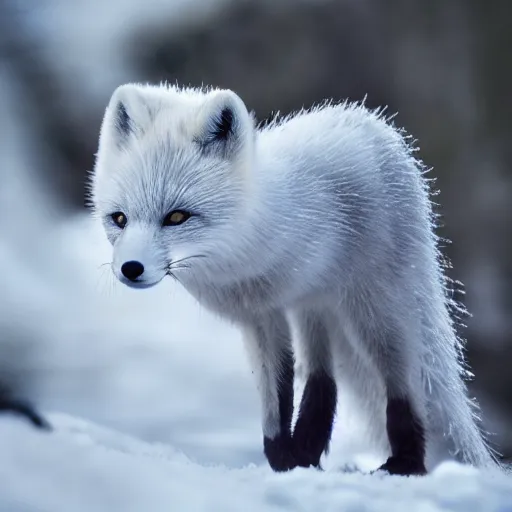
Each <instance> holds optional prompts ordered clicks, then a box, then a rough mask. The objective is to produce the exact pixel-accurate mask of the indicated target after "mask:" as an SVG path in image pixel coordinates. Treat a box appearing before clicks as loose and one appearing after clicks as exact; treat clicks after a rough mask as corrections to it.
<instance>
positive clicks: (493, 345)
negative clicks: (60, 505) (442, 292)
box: [0, 0, 512, 461]
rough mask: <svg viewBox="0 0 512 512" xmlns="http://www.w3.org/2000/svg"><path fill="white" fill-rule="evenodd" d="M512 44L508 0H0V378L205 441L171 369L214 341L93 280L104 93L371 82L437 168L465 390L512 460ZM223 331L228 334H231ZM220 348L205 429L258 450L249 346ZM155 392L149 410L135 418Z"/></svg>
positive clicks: (353, 94) (19, 389)
mask: <svg viewBox="0 0 512 512" xmlns="http://www.w3.org/2000/svg"><path fill="white" fill-rule="evenodd" d="M511 56H512V4H511V3H510V2H507V1H506V0H491V1H487V0H387V1H386V2H384V1H379V0H144V1H142V0H124V1H120V0H109V1H108V2H107V1H99V0H73V1H69V0H38V1H37V2H34V1H33V0H0V134H1V136H0V229H1V238H0V263H1V264H2V275H1V277H0V280H1V283H2V285H1V289H2V292H1V295H0V297H1V298H0V369H1V374H0V385H2V386H4V387H8V388H10V389H11V390H12V392H13V393H16V394H19V395H20V396H25V397H27V398H30V399H32V400H35V401H38V403H40V404H42V407H45V408H50V409H55V410H59V411H62V412H67V413H70V414H71V413H72V414H78V415H81V416H84V417H88V418H93V419H95V420H98V421H100V420H101V421H103V422H105V423H107V424H110V425H113V426H117V427H122V428H124V430H126V431H133V432H136V433H137V434H138V435H141V436H142V437H146V438H148V439H156V440H165V441H168V440H169V432H172V433H173V434H172V435H173V436H174V437H173V442H174V443H175V444H176V445H177V446H179V447H180V448H182V449H187V447H188V449H189V450H191V451H189V453H192V452H193V451H194V448H193V447H194V446H195V447H196V448H195V449H196V450H197V453H199V448H197V447H198V446H199V443H198V442H197V439H198V438H197V436H196V437H193V434H191V432H196V434H197V435H199V434H198V432H199V431H198V430H197V427H196V425H197V424H198V422H199V424H203V425H204V422H208V421H210V422H211V416H210V415H209V414H208V411H204V410H203V412H202V413H198V412H195V411H196V410H197V409H194V406H193V405H191V404H193V398H192V397H191V395H193V394H194V392H197V393H200V392H199V390H197V389H196V390H195V391H194V390H193V389H192V390H191V388H190V385H191V384H190V382H189V380H190V375H187V372H185V371H181V373H180V372H179V371H173V372H171V368H173V370H176V368H177V366H176V365H177V364H178V363H177V362H176V361H181V363H183V361H187V363H186V364H188V365H189V366H188V367H189V368H190V369H191V371H192V372H194V371H196V372H199V371H200V369H199V368H203V369H204V371H205V372H206V371H207V370H206V368H208V364H207V360H206V358H207V357H210V356H211V357H218V352H219V350H221V349H219V350H217V351H215V350H214V349H215V344H213V348H211V347H212V345H211V344H208V343H209V341H210V340H208V339H206V338H207V337H208V336H210V333H209V332H208V328H206V327H205V328H204V329H203V331H198V332H196V333H195V334H194V335H193V336H192V337H191V339H190V341H187V344H188V345H189V352H186V351H184V349H183V351H182V352H180V350H182V348H183V343H182V341H181V340H182V339H183V333H184V332H185V333H186V335H190V333H191V332H192V331H191V330H190V329H189V328H188V327H186V325H183V324H182V325H181V329H182V330H181V331H180V330H179V329H177V324H176V321H177V320H176V319H177V318H178V316H179V315H178V316H176V315H175V316H174V317H172V318H173V319H174V320H167V322H168V323H166V321H165V320H162V317H163V316H165V315H164V309H163V306H158V307H159V309H158V307H156V308H155V310H152V311H151V312H150V311H149V309H150V308H149V307H146V310H144V311H145V312H144V313H140V312H141V311H142V310H143V308H144V304H145V302H144V298H139V296H137V297H135V296H133V295H131V294H129V292H124V291H122V292H119V290H118V291H116V292H115V296H116V297H120V295H119V294H120V293H121V294H124V295H122V298H120V299H118V301H117V302H116V301H112V299H110V302H109V297H111V293H110V292H111V288H112V287H114V284H113V283H112V281H111V278H110V277H109V276H105V275H100V277H98V274H100V271H99V270H98V264H99V263H103V262H105V261H108V258H109V256H108V254H109V253H108V248H107V247H106V246H105V245H104V244H103V240H102V236H101V233H98V232H96V231H94V229H93V228H91V227H90V226H89V224H88V220H87V219H88V215H87V212H86V211H85V208H84V184H85V181H86V178H87V172H88V171H90V170H91V169H92V168H93V163H94V153H95V151H96V149H97V139H98V134H99V128H100V123H101V119H102V115H103V111H104V108H105V106H106V104H107V102H108V100H109V98H110V95H111V94H112V92H113V90H114V89H115V87H116V86H117V85H119V84H121V83H123V82H128V81H138V82H160V81H168V82H170V83H175V82H178V83H180V84H190V85H201V84H211V85H216V86H219V87H227V88H231V89H233V90H235V91H236V92H237V93H239V94H240V96H241V97H242V98H243V99H244V100H245V101H246V103H247V105H248V106H249V108H251V109H253V110H254V111H255V113H256V115H257V118H258V120H260V121H264V120H265V119H266V118H268V117H269V116H271V115H272V113H273V112H274V111H280V112H281V113H288V112H290V111H293V110H297V109H300V108H301V107H303V106H306V107H307V106H310V105H312V104H313V103H315V102H319V101H321V100H323V99H325V98H334V99H336V100H343V99H347V98H348V99H351V100H360V99H362V98H363V97H365V96H366V97H367V105H368V106H370V107H377V106H382V105H387V106H388V112H389V113H394V112H398V115H397V117H396V123H397V124H398V125H400V126H403V127H405V128H406V130H407V131H408V132H409V133H411V134H413V136H414V137H415V138H416V139H418V145H419V148H420V152H419V154H420V157H421V158H422V159H423V160H424V161H425V163H426V164H427V165H428V166H429V167H430V166H431V167H433V171H432V173H431V177H434V176H435V177H437V183H436V187H437V188H439V189H440V190H441V194H440V195H439V196H437V200H438V202H439V203H440V207H439V209H438V210H439V212H440V213H441V214H442V216H443V221H444V227H443V228H442V229H441V235H442V236H443V237H446V238H448V239H450V240H451V241H452V242H453V243H452V244H447V245H446V247H445V253H446V254H447V255H448V256H449V258H450V259H451V261H452V263H453V269H452V270H450V276H451V277H452V278H454V279H457V280H460V281H462V282H463V283H464V285H465V290H466V296H465V297H464V301H465V304H466V306H467V307H468V309H469V310H470V312H471V314H472V317H471V318H467V319H465V323H466V324H467V328H465V329H463V331H461V334H462V335H463V336H464V337H466V338H467V340H468V343H467V356H468V359H469V362H470V364H471V366H472V369H473V371H474V373H475V375H476V378H475V380H474V382H472V383H471V391H472V393H473V394H474V395H476V396H477V397H478V398H479V400H480V402H481V404H482V407H483V410H484V417H485V426H486V428H487V429H488V430H490V431H492V432H494V433H495V434H496V435H495V436H493V437H492V441H493V443H495V444H497V445H498V446H499V448H500V450H501V451H502V453H503V454H504V455H505V457H506V458H508V459H511V458H512V370H511V367H512V314H511V313H512V236H511V235H512V128H511V127H512V124H511V123H510V119H511V118H512V94H511V91H512V65H511V63H512V61H511ZM102 244H103V245H102ZM102 258H103V259H102ZM98 282H100V283H101V285H102V289H101V290H100V291H98V290H97V284H98ZM105 283H106V284H105ZM105 289H106V291H105ZM148 293H149V292H148ZM176 293H178V292H176ZM154 297H156V298H154V300H153V302H152V303H151V304H153V305H155V304H160V296H156V295H154ZM123 301H124V302H123ZM113 302H114V303H115V304H114V306H113V305H112V304H113ZM189 306H190V307H191V308H192V307H193V306H192V305H189ZM180 307H182V309H183V308H185V307H188V306H180ZM135 310H136V311H137V312H138V313H140V315H141V316H140V319H139V320H140V321H139V323H138V324H137V325H136V327H135V323H134V322H136V321H137V319H134V318H133V317H134V311H135ZM155 311H156V312H155ZM180 311H182V310H180ZM186 311H190V310H186ZM186 314H188V313H186ZM186 314H185V316H186ZM194 314H197V315H198V316H197V318H198V319H200V318H203V320H200V321H203V322H204V325H210V324H208V322H209V321H210V320H207V319H206V317H201V313H200V312H198V313H194ZM144 315H145V316H144ZM189 316H190V315H189ZM100 317H101V320H100ZM180 318H184V317H180ZM175 320H176V321H175ZM121 325H122V326H124V327H123V328H121V327H120V326H121ZM148 325H151V326H153V331H152V333H153V334H151V335H150V334H148ZM155 326H156V327H155ZM215 328H216V329H217V331H215V332H216V333H217V335H216V336H217V337H218V339H219V344H221V343H222V342H223V338H225V337H229V336H234V335H233V334H232V333H231V332H230V333H229V335H228V334H226V333H227V331H222V329H223V328H222V327H219V326H218V324H216V327H215ZM123 329H124V330H123ZM155 329H156V331H158V332H157V333H156V331H155ZM173 329H175V330H174V331H173ZM219 329H220V330H219ZM226 329H227V327H226ZM160 331H161V332H160ZM164 332H165V333H167V335H168V336H169V337H170V340H169V341H168V345H169V346H170V347H171V348H168V345H166V344H165V342H164V338H165V336H164ZM219 333H221V334H219ZM150 338H151V339H152V340H153V342H151V343H152V344H151V343H150V341H151V340H150ZM154 340H159V341H154ZM160 341H161V343H160ZM150 346H151V347H152V348H151V349H150V348H149V347H150ZM235 346H236V347H237V348H236V349H235V348H233V347H235ZM113 347H117V348H113ZM164 347H167V348H164ZM207 347H210V348H207ZM208 350H210V352H211V353H210V355H208V354H209V352H208ZM222 350H224V349H222ZM226 350H227V354H228V357H223V358H222V364H220V366H219V368H218V370H216V371H217V373H215V378H216V379H217V381H222V383H225V384H226V385H224V386H223V389H224V390H225V393H226V394H225V395H224V397H222V396H219V393H220V389H219V388H217V392H216V393H214V390H215V385H212V386H210V383H208V386H205V387H207V388H211V390H209V393H211V394H212V395H214V396H215V397H216V398H215V399H214V398H212V396H211V395H210V394H208V401H209V402H208V403H210V405H211V404H212V400H213V402H215V400H217V402H218V403H219V404H220V403H221V400H224V402H222V403H223V404H224V405H223V406H224V409H223V410H226V403H227V402H228V401H231V402H233V403H234V404H236V406H234V405H233V406H230V407H232V408H234V409H235V410H237V411H239V414H240V411H243V414H242V416H243V420H240V419H237V420H235V419H233V418H229V417H228V418H224V419H223V420H219V423H218V425H217V427H218V428H217V427H215V426H212V425H211V424H210V425H209V430H210V431H212V429H213V430H215V428H217V431H216V434H215V435H216V436H217V437H216V438H215V439H216V443H217V444H219V443H220V444H221V445H222V443H221V442H220V440H221V439H224V438H223V437H222V436H224V437H225V438H226V441H225V446H231V447H232V445H233V442H234V439H236V435H237V434H236V432H239V431H237V430H236V428H237V427H236V421H247V424H249V423H250V425H251V426H250V429H251V432H252V433H253V435H254V438H255V444H254V453H259V451H260V448H259V444H258V443H259V430H258V429H259V423H258V422H259V420H258V411H257V410H256V412H254V409H253V408H250V407H249V405H247V404H252V405H253V404H255V403H256V401H255V400H256V398H255V395H254V394H250V393H252V391H251V390H252V387H251V385H252V384H251V385H249V384H247V386H245V387H243V388H241V389H233V388H232V386H230V385H229V383H230V382H232V381H230V379H231V378H234V377H233V376H234V375H235V374H236V375H238V374H239V373H240V374H241V373H243V372H245V371H247V368H239V367H238V363H236V361H238V360H239V359H237V358H241V357H242V356H241V355H240V354H241V353H240V352H239V351H240V350H241V348H238V345H235V344H233V345H231V346H230V347H229V348H228V349H226ZM166 351H168V352H166ZM121 354H122V357H121ZM150 354H151V356H150ZM215 354H217V355H215ZM178 356H179V357H178ZM123 357H124V359H123ZM180 357H181V359H180ZM200 357H203V360H202V362H200V363H197V360H198V359H199V358H200ZM230 357H231V359H230ZM166 358H167V359H166ZM194 360H195V363H194ZM240 360H241V359H240ZM166 361H167V362H168V363H169V364H168V365H167V366H166V365H165V364H164V363H165V362H166ZM230 361H234V362H230ZM155 364H156V366H155ZM183 364H185V363H183ZM144 365H146V366H144ZM173 365H174V366H173ZM222 365H224V366H222ZM178 366H179V365H178ZM143 367H144V368H145V370H144V371H145V372H146V373H144V371H143V369H142V368H143ZM155 368H159V369H161V371H160V373H161V375H165V376H166V377H165V378H171V377H169V375H168V373H172V374H173V375H172V378H173V379H177V380H175V381H173V382H172V383H167V384H166V385H170V386H171V387H172V391H171V390H170V389H169V388H166V389H164V388H163V387H162V386H163V384H162V386H160V387H159V386H157V385H156V384H154V383H152V379H151V378H150V377H151V375H154V374H155V372H157V370H156V369H155ZM166 368H169V370H167V369H166ZM210 370H211V369H210ZM212 371H213V370H212ZM166 372H168V373H166ZM177 374H179V375H180V376H179V377H177V376H176V375H177ZM205 375H206V374H205ZM209 375H213V374H212V373H211V372H210V374H209ZM113 376H115V377H113ZM187 378H188V380H187ZM244 382H245V381H244ZM203 384H204V383H203ZM180 386H184V387H187V393H186V394H187V395H188V398H187V400H185V399H184V398H183V396H182V395H183V393H181V391H180V392H179V393H178V391H179V389H181V388H180ZM219 386H220V384H219ZM201 389H202V392H203V394H204V392H205V391H204V388H201ZM237 393H238V394H237ZM244 393H246V395H244ZM177 394H179V395H180V397H181V402H179V403H180V406H179V407H178V406H177V405H176V404H177V403H178V401H177V400H175V399H173V396H174V397H176V395H177ZM204 396H206V395H204ZM247 396H249V397H250V399H248V398H246V397H247ZM148 397H149V398H150V399H149V398H148ZM163 397H165V400H164V399H163ZM128 402H130V404H131V405H130V407H131V408H132V413H130V414H128V413H127V411H128V405H127V404H128ZM217 402H216V403H217ZM148 403H150V404H151V407H153V408H152V409H151V407H150V409H151V410H152V411H153V413H151V414H150V413H148V414H146V415H144V414H143V413H142V412H141V409H142V408H144V407H145V406H148ZM196 405H197V408H199V409H201V408H202V407H203V405H204V404H203V405H201V404H199V403H198V404H196ZM252 405H251V407H252ZM219 407H220V405H219ZM244 408H245V409H244ZM201 414H203V416H201ZM198 415H199V416H198ZM156 416H158V417H159V419H160V420H162V418H166V419H165V421H163V420H162V421H160V422H159V423H158V422H157V421H156V419H155V418H156ZM198 417H199V418H200V419H198ZM184 418H186V419H187V421H185V420H184ZM209 418H210V419H209ZM237 418H240V416H237ZM156 423H158V424H159V425H160V426H161V430H159V431H158V432H157V431H156V427H155V425H156ZM228 427H229V428H228ZM194 428H195V429H196V430H194ZM187 435H188V436H189V437H187ZM211 435H212V438H213V434H211ZM187 443H188V444H187ZM240 443H242V441H240ZM213 445H214V443H210V447H212V446H213ZM222 446H224V445H222ZM203 448H204V447H203ZM211 453H212V455H211V460H224V461H225V460H226V456H227V455H226V452H225V451H224V452H223V453H222V455H219V454H217V455H215V453H214V449H213V448H212V451H211ZM219 453H220V452H219ZM258 456H259V455H258ZM216 457H217V458H216ZM222 457H224V459H222ZM255 457H256V456H255ZM247 460H253V459H251V458H250V457H249V458H248V459H247Z"/></svg>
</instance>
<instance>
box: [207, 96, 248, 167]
mask: <svg viewBox="0 0 512 512" xmlns="http://www.w3.org/2000/svg"><path fill="white" fill-rule="evenodd" d="M202 119H203V122H202V126H203V128H202V130H201V133H200V135H199V137H198V139H197V141H198V143H199V144H200V146H201V147H202V149H203V150H204V151H205V152H210V153H211V152H214V153H219V154H221V155H222V156H223V157H225V158H229V157H231V156H234V155H236V154H237V153H238V151H239V150H240V149H241V148H242V147H243V145H244V143H245V142H246V141H247V137H248V136H250V134H251V132H252V126H253V125H252V118H251V116H250V115H249V112H248V111H247V108H246V106H245V104H244V102H243V101H242V100H241V99H240V98H239V97H238V96H237V95H236V94H235V93H234V92H232V91H219V92H216V93H214V94H213V96H212V97H211V99H209V100H208V101H207V102H206V104H205V105H204V107H203V111H202Z"/></svg>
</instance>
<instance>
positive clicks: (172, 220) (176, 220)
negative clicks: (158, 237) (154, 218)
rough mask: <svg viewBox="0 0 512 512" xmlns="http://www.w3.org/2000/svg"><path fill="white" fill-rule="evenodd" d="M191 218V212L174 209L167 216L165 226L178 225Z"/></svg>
mask: <svg viewBox="0 0 512 512" xmlns="http://www.w3.org/2000/svg"><path fill="white" fill-rule="evenodd" d="M189 218H190V213H189V212H185V211H183V210H174V211H172V212H171V213H168V214H167V215H166V216H165V219H164V222H163V225H164V226H178V225H179V224H183V223H184V222H185V221H186V220H187V219H189Z"/></svg>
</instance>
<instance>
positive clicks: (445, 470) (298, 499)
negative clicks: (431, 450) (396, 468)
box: [0, 414, 512, 512]
mask: <svg viewBox="0 0 512 512" xmlns="http://www.w3.org/2000/svg"><path fill="white" fill-rule="evenodd" d="M50 419H51V421H52V422H53V424H54V426H55V427H56V430H55V432H53V433H52V434H49V435H48V434H40V433H38V432H36V431H34V430H32V429H30V428H29V427H28V426H25V425H19V424H17V423H16V422H15V421H14V420H13V421H3V422H2V423H1V424H0V449H1V452H2V456H3V464H2V465H0V510H8V511H9V512H26V511H36V510H37V511H38V512H44V511H49V512H60V511H63V512H64V511H66V512H70V511H73V512H79V511H92V510H94V511H95V512H103V511H105V512H107V511H108V512H111V511H114V510H115V511H117V510H119V511H121V510H122V511H125V512H130V511H134V512H135V511H146V510H151V511H153V512H159V511H168V510H179V511H182V510H183V511H187V512H193V511H210V510H212V511H217V510H219V511H223V512H229V511H234V512H235V511H236V512H239V511H242V510H246V511H248V512H251V511H258V512H262V511H278V510H280V511H286V510H290V511H297V512H299V511H316V510H321V511H324V512H329V511H340V510H343V511H344V512H351V511H353V512H356V511H357V512H363V511H387V510H393V511H394V512H401V511H407V512H409V511H410V510H414V511H415V512H435V511H448V510H450V511H461V512H462V511H464V512H473V511H475V512H476V511H485V512H493V511H496V512H498V511H500V512H506V511H510V510H512V485H511V482H510V480H509V479H507V477H505V476H503V475H491V474H485V473H481V472H479V471H478V470H476V469H474V468H469V467H464V466H461V465H458V464H456V463H445V464H444V465H442V466H439V467H438V469H437V470H435V471H434V472H433V473H432V474H431V475H430V476H428V477H425V478H409V479H407V478H397V477H389V476H380V475H361V474H358V473H342V472H339V471H334V470H333V471H325V472H320V471H316V470H305V469H297V470H295V471H293V472H291V473H287V474H275V473H272V472H271V470H270V469H269V468H267V467H266V466H264V465H263V466H262V465H254V464H249V465H246V466H245V467H242V468H230V467H226V466H225V465H203V464H199V463H197V462H193V461H191V460H190V459H189V458H187V457H186V456H185V455H184V454H183V453H181V452H179V451H177V450H175V449H173V448H172V447H171V446H169V445H163V444H155V443H153V444H149V443H146V442H141V441H140V440H137V439H135V438H132V437H129V436H126V435H123V434H121V433H119V432H115V431H112V430H108V429H105V428H100V427H98V426H95V425H93V424H91V423H89V422H86V421H82V420H79V419H76V418H72V417H69V416H65V415H61V414H59V415H56V414H54V415H52V416H51V417H50Z"/></svg>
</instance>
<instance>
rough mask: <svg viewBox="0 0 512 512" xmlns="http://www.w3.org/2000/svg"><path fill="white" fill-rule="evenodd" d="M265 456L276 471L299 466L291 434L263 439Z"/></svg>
mask: <svg viewBox="0 0 512 512" xmlns="http://www.w3.org/2000/svg"><path fill="white" fill-rule="evenodd" d="M263 447H264V452H265V456H266V457H267V460H268V463H269V464H270V467H271V468H272V469H273V470H274V471H279V472H280V471H290V470H291V469H294V468H295V467H297V461H296V460H295V454H294V451H293V441H292V438H291V436H290V435H280V436H277V437H276V438H274V439H270V438H268V437H265V438H264V439H263Z"/></svg>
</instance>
